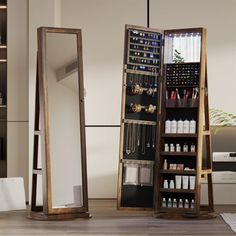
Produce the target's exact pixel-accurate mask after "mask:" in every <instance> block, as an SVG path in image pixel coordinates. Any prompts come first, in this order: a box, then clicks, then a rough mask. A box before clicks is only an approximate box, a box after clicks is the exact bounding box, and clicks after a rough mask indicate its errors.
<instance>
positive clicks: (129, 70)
mask: <svg viewBox="0 0 236 236" xmlns="http://www.w3.org/2000/svg"><path fill="white" fill-rule="evenodd" d="M125 72H126V73H130V74H139V75H150V76H159V74H157V73H153V72H148V71H141V70H132V69H126V70H125Z"/></svg>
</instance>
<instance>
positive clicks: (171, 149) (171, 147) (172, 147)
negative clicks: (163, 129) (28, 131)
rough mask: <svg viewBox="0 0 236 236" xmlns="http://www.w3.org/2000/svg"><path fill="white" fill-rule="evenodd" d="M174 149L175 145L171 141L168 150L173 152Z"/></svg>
mask: <svg viewBox="0 0 236 236" xmlns="http://www.w3.org/2000/svg"><path fill="white" fill-rule="evenodd" d="M174 151H175V146H174V144H173V143H171V144H170V152H174Z"/></svg>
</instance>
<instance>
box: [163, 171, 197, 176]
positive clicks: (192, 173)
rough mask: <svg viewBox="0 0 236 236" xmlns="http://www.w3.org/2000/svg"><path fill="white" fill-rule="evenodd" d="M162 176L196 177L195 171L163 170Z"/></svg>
mask: <svg viewBox="0 0 236 236" xmlns="http://www.w3.org/2000/svg"><path fill="white" fill-rule="evenodd" d="M160 173H161V174H179V175H196V171H195V170H161V171H160Z"/></svg>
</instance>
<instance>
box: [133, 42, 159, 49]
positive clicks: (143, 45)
mask: <svg viewBox="0 0 236 236" xmlns="http://www.w3.org/2000/svg"><path fill="white" fill-rule="evenodd" d="M129 44H130V45H137V46H142V47H148V48H161V46H153V45H147V44H142V43H132V42H129Z"/></svg>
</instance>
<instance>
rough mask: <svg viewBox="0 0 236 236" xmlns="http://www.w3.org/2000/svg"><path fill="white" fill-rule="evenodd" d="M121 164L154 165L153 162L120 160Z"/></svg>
mask: <svg viewBox="0 0 236 236" xmlns="http://www.w3.org/2000/svg"><path fill="white" fill-rule="evenodd" d="M121 162H122V163H124V164H141V165H152V166H153V165H154V161H150V160H137V159H122V160H121Z"/></svg>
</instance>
